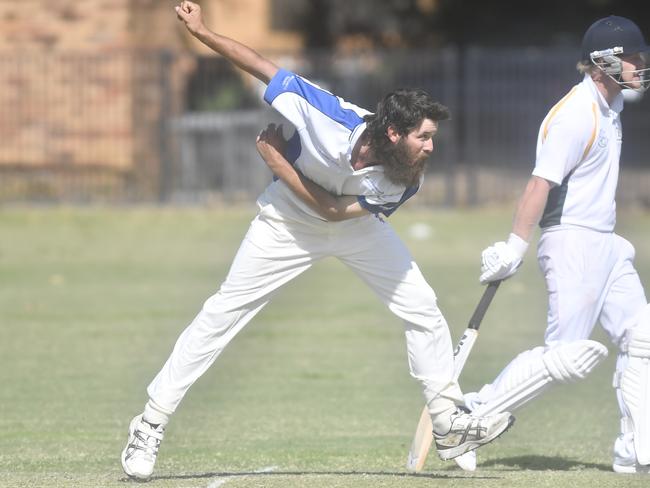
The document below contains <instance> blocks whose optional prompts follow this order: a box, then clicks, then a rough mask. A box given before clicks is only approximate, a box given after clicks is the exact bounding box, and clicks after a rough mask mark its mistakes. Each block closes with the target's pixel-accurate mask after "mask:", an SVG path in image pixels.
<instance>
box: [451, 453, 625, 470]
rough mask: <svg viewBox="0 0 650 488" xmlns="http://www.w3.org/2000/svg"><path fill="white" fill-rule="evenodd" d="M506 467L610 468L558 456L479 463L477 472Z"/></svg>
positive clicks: (501, 459)
mask: <svg viewBox="0 0 650 488" xmlns="http://www.w3.org/2000/svg"><path fill="white" fill-rule="evenodd" d="M499 466H508V467H510V468H512V469H527V470H531V471H546V470H553V471H573V470H579V469H595V470H598V471H611V470H612V467H611V466H610V465H607V464H596V463H586V462H584V461H580V460H578V459H567V458H564V457H559V456H535V455H531V456H515V457H509V458H500V459H492V460H490V461H485V462H484V463H479V465H478V467H477V470H480V469H481V467H486V468H488V467H499ZM452 469H453V468H452Z"/></svg>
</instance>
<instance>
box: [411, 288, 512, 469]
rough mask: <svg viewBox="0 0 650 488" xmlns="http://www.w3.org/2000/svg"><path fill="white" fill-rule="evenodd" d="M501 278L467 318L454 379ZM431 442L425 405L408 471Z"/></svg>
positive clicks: (422, 457) (415, 466)
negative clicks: (467, 322)
mask: <svg viewBox="0 0 650 488" xmlns="http://www.w3.org/2000/svg"><path fill="white" fill-rule="evenodd" d="M500 284H501V280H498V281H492V282H490V283H489V284H488V286H487V288H486V289H485V291H484V292H483V296H482V297H481V300H480V301H479V302H478V305H477V306H476V309H475V310H474V313H473V314H472V317H471V318H470V319H469V324H468V325H467V329H465V332H464V333H463V336H462V337H461V338H460V341H459V342H458V345H457V346H456V350H455V351H454V379H455V380H458V377H459V376H460V373H461V371H462V370H463V366H465V362H466V361H467V358H468V357H469V353H470V351H471V350H472V347H474V343H475V342H476V338H477V337H478V328H479V327H480V326H481V321H482V320H483V317H484V316H485V312H486V311H487V309H488V307H489V306H490V303H491V302H492V299H493V298H494V295H495V293H496V292H497V289H498V288H499V285H500ZM432 443H433V425H432V424H431V416H430V415H429V410H428V408H427V406H426V405H425V406H424V408H423V409H422V415H420V421H419V422H418V427H417V429H416V431H415V435H414V436H413V442H412V443H411V449H410V450H409V454H408V459H407V461H406V468H407V469H408V470H409V471H414V472H416V473H419V472H420V471H422V468H423V467H424V462H425V461H426V460H427V454H428V453H429V449H430V448H431V444H432Z"/></svg>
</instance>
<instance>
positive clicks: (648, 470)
mask: <svg viewBox="0 0 650 488" xmlns="http://www.w3.org/2000/svg"><path fill="white" fill-rule="evenodd" d="M612 469H613V470H614V472H615V473H620V474H637V473H641V474H650V466H646V465H643V464H639V463H637V462H636V460H633V461H631V462H630V460H629V459H623V458H619V457H618V456H615V457H614V464H612Z"/></svg>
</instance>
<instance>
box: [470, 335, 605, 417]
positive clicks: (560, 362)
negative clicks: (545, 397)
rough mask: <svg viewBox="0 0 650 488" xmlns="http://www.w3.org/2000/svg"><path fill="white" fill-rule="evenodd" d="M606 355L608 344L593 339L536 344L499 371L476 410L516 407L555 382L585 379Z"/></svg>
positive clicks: (484, 413)
mask: <svg viewBox="0 0 650 488" xmlns="http://www.w3.org/2000/svg"><path fill="white" fill-rule="evenodd" d="M605 357H607V348H606V347H605V346H603V345H602V344H601V343H599V342H596V341H592V340H580V341H574V342H566V343H561V344H557V345H555V346H553V347H551V348H549V349H546V350H545V349H544V348H543V347H537V348H535V349H532V350H530V351H526V352H525V353H522V354H520V355H519V356H518V357H517V358H515V359H514V360H513V362H512V363H510V364H509V365H508V367H507V368H506V369H505V370H504V371H503V372H502V373H501V375H499V378H497V381H496V382H495V384H494V385H493V387H494V388H493V389H492V394H491V395H490V397H489V398H488V399H487V400H485V401H484V403H481V404H479V405H477V406H476V408H475V409H474V411H473V413H474V414H476V415H488V414H493V413H500V412H506V411H513V410H515V409H516V408H518V407H521V406H523V405H524V404H526V403H528V402H529V401H530V400H532V399H533V398H535V397H537V396H539V395H540V394H541V393H542V392H543V391H544V390H545V389H546V388H548V387H549V386H550V385H551V384H552V383H556V382H559V383H569V382H573V381H577V380H581V379H584V378H585V377H586V376H587V375H588V374H589V373H591V371H593V369H594V368H595V367H596V366H597V365H598V364H600V363H601V362H602V361H603V360H604V359H605Z"/></svg>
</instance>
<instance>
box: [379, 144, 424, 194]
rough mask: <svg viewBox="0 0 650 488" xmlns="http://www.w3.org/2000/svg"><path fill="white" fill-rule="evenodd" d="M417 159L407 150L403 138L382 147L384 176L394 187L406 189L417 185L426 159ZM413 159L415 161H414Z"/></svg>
mask: <svg viewBox="0 0 650 488" xmlns="http://www.w3.org/2000/svg"><path fill="white" fill-rule="evenodd" d="M417 157H418V156H417V154H413V152H412V151H410V150H409V147H408V146H407V145H406V142H405V141H404V139H403V138H402V139H400V140H399V141H397V143H395V144H391V145H390V146H387V147H384V148H383V151H382V154H381V157H380V159H381V160H382V162H383V166H384V174H385V175H386V177H387V178H388V179H389V180H390V181H391V182H392V183H395V184H396V185H404V186H407V187H409V186H415V185H418V184H419V183H420V178H421V177H422V175H423V174H424V170H425V169H426V166H427V160H428V157H426V158H419V159H417ZM415 159H417V160H416V161H414V160H415Z"/></svg>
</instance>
